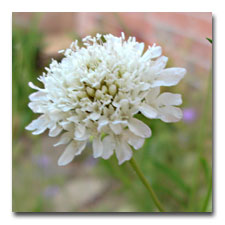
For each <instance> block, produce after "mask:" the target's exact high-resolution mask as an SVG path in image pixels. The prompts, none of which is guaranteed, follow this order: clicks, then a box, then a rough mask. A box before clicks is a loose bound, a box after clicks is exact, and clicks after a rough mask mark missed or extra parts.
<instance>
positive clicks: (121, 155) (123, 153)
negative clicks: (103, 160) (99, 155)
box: [115, 139, 133, 165]
mask: <svg viewBox="0 0 225 225" xmlns="http://www.w3.org/2000/svg"><path fill="white" fill-rule="evenodd" d="M115 151H116V157H117V159H118V161H119V165H121V164H122V163H123V162H125V161H127V160H130V159H131V157H132V154H133V152H132V150H131V148H130V146H129V145H128V144H127V143H126V141H125V140H123V139H122V140H121V141H117V144H116V149H115Z"/></svg>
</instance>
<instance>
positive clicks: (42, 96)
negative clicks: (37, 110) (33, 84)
mask: <svg viewBox="0 0 225 225" xmlns="http://www.w3.org/2000/svg"><path fill="white" fill-rule="evenodd" d="M29 99H30V100H31V101H46V100H47V97H46V93H44V92H42V91H37V92H34V93H32V94H30V95H29Z"/></svg>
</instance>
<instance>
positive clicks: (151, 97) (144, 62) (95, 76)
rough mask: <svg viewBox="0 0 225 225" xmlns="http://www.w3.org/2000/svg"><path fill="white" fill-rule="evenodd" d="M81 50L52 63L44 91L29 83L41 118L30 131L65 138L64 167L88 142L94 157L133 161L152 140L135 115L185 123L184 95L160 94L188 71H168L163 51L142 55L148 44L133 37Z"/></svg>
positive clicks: (96, 41) (89, 41)
mask: <svg viewBox="0 0 225 225" xmlns="http://www.w3.org/2000/svg"><path fill="white" fill-rule="evenodd" d="M102 40H104V41H102ZM83 45H84V46H85V47H82V48H80V47H79V46H78V44H77V41H76V42H74V43H72V45H71V47H70V48H69V49H67V50H66V51H65V52H64V55H65V57H64V58H63V60H62V61H61V62H60V63H58V62H57V61H55V60H53V61H52V63H51V64H50V68H46V70H47V74H45V73H44V74H43V76H40V77H39V78H38V80H39V81H41V82H42V83H43V84H44V88H43V89H41V88H39V87H36V86H35V85H33V84H32V83H29V85H30V87H31V88H33V89H36V90H37V92H35V93H33V94H31V95H30V96H29V98H30V101H31V102H30V103H29V107H30V108H31V109H32V110H33V112H35V113H40V114H41V116H40V117H38V119H36V120H34V121H32V122H31V123H30V124H29V125H28V126H27V127H26V129H27V130H32V131H33V134H40V133H43V132H44V131H45V130H46V129H49V136H51V137H55V136H57V135H59V134H60V135H61V136H60V139H59V141H58V143H56V144H55V146H57V145H61V144H66V145H67V147H66V149H65V151H64V153H63V154H62V155H61V157H60V158H59V161H58V164H59V165H60V166H62V165H66V164H68V163H70V162H71V161H72V160H73V158H74V157H75V156H76V155H79V154H81V153H82V151H83V150H84V149H85V146H86V144H87V142H88V141H89V139H93V156H94V157H95V158H97V157H102V158H104V159H108V158H109V157H110V156H111V155H112V154H113V152H114V151H115V153H116V156H117V158H118V161H119V164H122V163H123V162H124V161H126V160H130V158H131V157H132V148H131V146H133V148H134V149H139V148H141V147H142V145H143V143H144V140H145V138H148V137H150V136H151V130H150V128H149V126H147V125H146V124H145V123H143V122H142V121H140V120H138V119H136V118H134V115H135V114H137V113H138V112H140V113H142V114H143V115H144V116H146V117H148V118H150V119H157V118H158V119H161V120H162V121H164V122H176V121H178V120H180V119H181V117H182V111H181V110H180V109H179V108H177V107H175V106H177V105H180V104H181V103H182V100H181V95H179V94H172V93H162V94H160V86H173V85H176V84H177V83H178V82H179V81H180V80H181V79H182V78H183V76H184V75H185V73H186V70H185V69H183V68H168V69H165V66H166V63H167V57H165V56H161V47H159V46H156V45H153V46H149V47H148V49H147V50H146V51H145V52H144V53H143V51H144V43H138V42H136V40H135V38H134V37H129V38H128V40H127V41H125V37H124V34H122V37H115V36H113V35H111V34H108V35H100V34H97V35H96V37H90V36H87V37H85V38H84V39H83ZM61 52H62V51H61Z"/></svg>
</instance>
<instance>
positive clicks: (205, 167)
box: [12, 12, 212, 212]
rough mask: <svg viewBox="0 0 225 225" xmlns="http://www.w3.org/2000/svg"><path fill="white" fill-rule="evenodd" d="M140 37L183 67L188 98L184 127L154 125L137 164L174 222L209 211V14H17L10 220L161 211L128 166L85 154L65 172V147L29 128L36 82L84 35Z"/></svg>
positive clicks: (137, 155) (181, 87) (14, 21)
mask: <svg viewBox="0 0 225 225" xmlns="http://www.w3.org/2000/svg"><path fill="white" fill-rule="evenodd" d="M122 31H123V32H125V34H126V36H129V35H132V36H136V38H137V40H138V41H140V42H145V43H146V44H147V45H152V44H153V43H156V44H158V45H160V46H162V49H163V55H166V56H168V57H169V62H168V67H171V66H174V67H185V68H186V69H187V75H186V76H185V78H184V79H183V80H182V81H181V82H180V84H179V85H177V86H176V87H170V88H164V90H169V91H171V92H174V93H176V92H177V93H181V94H182V96H183V105H182V109H183V112H184V117H183V120H182V121H180V122H178V123H175V124H166V123H163V122H162V121H160V120H151V121H150V122H149V120H148V119H146V118H145V117H140V116H139V118H140V119H141V120H143V121H144V122H146V123H147V124H150V123H151V129H152V132H153V136H152V137H151V138H149V139H148V140H146V142H145V144H144V146H143V148H142V149H141V150H139V151H135V154H134V156H135V158H136V160H137V162H138V164H139V165H140V167H141V169H142V171H143V172H144V174H145V176H146V177H147V179H148V180H149V182H150V183H151V184H152V186H153V188H154V190H155V192H156V193H157V195H158V197H159V199H160V201H161V202H162V204H163V205H164V207H165V208H166V209H167V211H169V212H211V211H212V45H211V44H210V43H209V41H207V40H206V37H208V38H212V14H211V13H97V12H96V13H13V14H12V132H13V139H12V148H13V152H12V153H13V154H12V156H13V158H12V162H13V163H12V166H13V168H12V172H13V174H12V175H13V176H12V179H13V180H12V182H13V183H12V184H13V187H12V210H13V211H14V212H154V211H157V210H156V208H155V207H154V204H153V202H152V200H151V198H150V196H149V193H148V192H147V191H146V189H145V187H144V186H143V185H142V183H141V182H140V181H139V179H138V177H137V176H136V174H135V173H134V172H133V171H132V169H131V168H130V165H129V163H125V164H123V165H122V166H118V163H117V160H116V158H115V156H113V157H111V158H110V159H109V160H104V159H94V158H93V157H92V152H91V147H90V146H88V147H87V149H86V150H85V151H84V152H83V154H82V155H81V156H78V157H76V159H75V160H74V161H73V162H72V163H71V164H69V165H68V166H66V167H58V166H57V159H58V157H59V156H60V154H61V153H62V150H63V149H64V147H57V148H55V147H53V144H54V143H56V141H57V138H50V137H48V136H47V132H46V133H44V134H42V135H39V136H33V135H32V134H31V132H28V131H26V130H25V129H24V128H25V126H26V125H28V124H29V123H30V122H31V120H33V119H35V118H37V116H38V115H37V114H36V115H35V114H34V113H32V112H31V110H30V109H29V108H28V106H27V104H28V101H29V100H28V96H29V94H30V93H32V89H31V88H29V87H28V85H27V84H28V82H29V81H32V82H33V83H34V84H35V85H40V83H39V82H38V81H37V77H38V76H39V75H41V74H42V72H43V71H44V67H45V66H48V64H49V63H50V61H51V58H55V59H56V60H59V61H60V60H61V58H60V57H61V55H60V54H58V50H61V49H65V48H67V47H69V45H70V44H71V42H72V41H74V40H75V39H78V40H80V39H81V38H82V37H84V36H86V35H94V34H96V33H97V32H98V33H112V34H114V35H120V33H121V32H122Z"/></svg>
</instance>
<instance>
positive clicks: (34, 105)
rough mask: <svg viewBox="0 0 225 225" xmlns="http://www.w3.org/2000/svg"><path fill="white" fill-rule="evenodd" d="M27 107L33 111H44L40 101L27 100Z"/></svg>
mask: <svg viewBox="0 0 225 225" xmlns="http://www.w3.org/2000/svg"><path fill="white" fill-rule="evenodd" d="M28 107H29V108H30V109H31V110H32V111H33V112H35V113H44V112H45V108H44V107H43V106H42V104H40V102H38V101H35V102H29V104H28Z"/></svg>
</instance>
